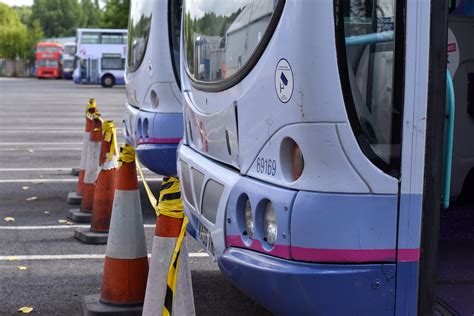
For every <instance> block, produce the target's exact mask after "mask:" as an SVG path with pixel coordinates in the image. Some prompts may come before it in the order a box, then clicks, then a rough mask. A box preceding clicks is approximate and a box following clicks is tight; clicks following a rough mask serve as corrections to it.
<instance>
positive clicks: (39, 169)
mask: <svg viewBox="0 0 474 316" xmlns="http://www.w3.org/2000/svg"><path fill="white" fill-rule="evenodd" d="M72 169H73V167H59V168H0V171H4V172H5V171H6V172H8V171H25V172H27V171H71V170H72ZM142 170H143V171H146V170H148V169H147V168H142Z"/></svg>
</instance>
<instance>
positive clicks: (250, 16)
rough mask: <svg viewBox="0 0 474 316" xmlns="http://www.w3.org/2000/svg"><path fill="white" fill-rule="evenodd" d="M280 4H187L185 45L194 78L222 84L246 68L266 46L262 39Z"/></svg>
mask: <svg viewBox="0 0 474 316" xmlns="http://www.w3.org/2000/svg"><path fill="white" fill-rule="evenodd" d="M278 3H281V1H275V0H260V1H253V0H226V1H211V0H203V1H192V0H186V1H185V16H184V18H185V21H184V28H185V29H184V31H185V32H184V36H185V38H184V41H185V52H186V54H185V55H186V65H187V70H188V73H189V75H190V76H191V78H192V79H194V80H195V81H198V82H203V83H213V82H219V81H223V80H225V79H228V78H230V77H232V76H233V75H234V74H236V73H238V72H239V70H240V69H242V68H244V67H245V66H246V65H247V64H248V63H249V61H250V60H251V58H252V57H253V56H254V54H255V52H256V51H257V49H258V48H259V47H260V46H264V45H262V44H263V43H262V39H263V38H264V36H265V34H266V33H267V32H268V29H269V25H270V23H271V21H272V16H273V14H274V12H275V11H276V8H277V5H278ZM272 31H273V30H271V32H272ZM271 32H268V33H271Z"/></svg>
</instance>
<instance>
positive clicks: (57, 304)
mask: <svg viewBox="0 0 474 316" xmlns="http://www.w3.org/2000/svg"><path fill="white" fill-rule="evenodd" d="M90 97H94V98H96V100H97V106H98V109H99V111H100V112H101V113H102V117H103V118H104V119H113V120H115V122H116V123H117V126H118V129H119V138H120V140H123V138H122V137H121V136H120V134H121V132H120V131H121V130H123V123H122V119H123V112H124V101H125V89H124V87H114V88H112V89H104V88H101V87H100V86H85V85H75V84H73V83H72V82H71V81H66V80H37V79H7V78H0V315H12V314H17V313H18V312H17V310H18V308H20V307H23V306H31V307H33V309H34V310H33V312H32V314H41V315H81V304H82V299H83V296H85V295H89V294H96V293H99V292H100V286H101V282H102V269H103V255H104V253H105V245H104V246H100V245H99V246H95V245H86V244H82V243H80V242H78V241H76V240H75V239H74V238H73V235H74V229H75V228H77V227H78V226H77V225H75V224H74V225H64V224H60V223H59V220H62V219H66V216H67V210H68V209H70V208H72V207H71V206H70V205H68V204H67V203H66V196H67V193H68V192H72V191H75V189H76V185H77V177H74V176H72V175H71V174H70V171H71V168H72V167H78V166H79V161H80V156H81V148H82V144H81V142H82V136H83V131H84V115H83V114H84V110H85V105H86V103H87V101H88V99H89V98H90ZM120 140H119V142H120ZM145 174H146V178H147V179H150V185H151V188H152V190H154V192H158V191H157V189H158V187H159V184H160V182H159V179H160V177H159V176H158V175H155V174H153V173H151V172H150V171H145ZM140 192H141V204H142V209H143V218H144V223H145V234H146V239H147V248H148V252H149V253H151V247H152V240H153V235H154V226H153V225H154V223H155V219H156V217H155V214H154V210H153V209H152V208H151V206H150V204H149V202H148V198H147V197H146V194H145V191H144V189H143V185H142V184H141V183H140ZM5 217H13V218H14V220H15V221H14V222H7V221H5V220H4V218H5ZM187 243H188V249H189V253H190V262H191V273H192V280H193V291H194V301H195V306H196V312H197V314H198V315H265V314H269V313H268V312H267V311H266V310H265V309H263V308H262V307H261V306H259V305H258V304H256V303H255V302H253V301H252V300H251V299H249V298H248V297H246V296H245V295H244V294H242V293H241V292H239V291H238V290H237V289H236V288H235V287H234V286H233V285H232V284H231V283H230V282H229V281H228V280H227V279H226V278H225V277H224V276H223V275H222V274H221V272H220V271H219V269H218V267H217V264H216V263H215V262H213V260H212V259H211V258H210V257H209V256H207V254H205V252H204V251H203V249H202V248H201V247H200V246H199V245H198V244H197V243H196V242H195V241H194V240H192V239H191V238H188V239H187ZM11 257H15V259H16V260H11V259H12V258H11ZM20 267H26V269H24V268H22V269H23V270H20Z"/></svg>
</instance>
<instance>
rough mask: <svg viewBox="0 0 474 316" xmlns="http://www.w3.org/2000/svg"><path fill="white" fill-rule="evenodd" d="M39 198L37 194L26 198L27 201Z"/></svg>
mask: <svg viewBox="0 0 474 316" xmlns="http://www.w3.org/2000/svg"><path fill="white" fill-rule="evenodd" d="M37 199H38V197H37V196H32V197H29V198H27V199H26V200H27V201H34V200H37Z"/></svg>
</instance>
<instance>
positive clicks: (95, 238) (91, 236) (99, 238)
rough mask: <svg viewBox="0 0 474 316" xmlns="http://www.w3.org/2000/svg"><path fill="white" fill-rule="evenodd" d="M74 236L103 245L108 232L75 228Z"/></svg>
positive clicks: (80, 239) (85, 241) (83, 240)
mask: <svg viewBox="0 0 474 316" xmlns="http://www.w3.org/2000/svg"><path fill="white" fill-rule="evenodd" d="M74 238H76V239H77V240H79V241H81V242H83V243H85V244H90V245H105V244H106V243H107V239H108V238H109V234H108V233H98V232H93V231H91V230H90V229H89V228H76V230H75V231H74Z"/></svg>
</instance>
